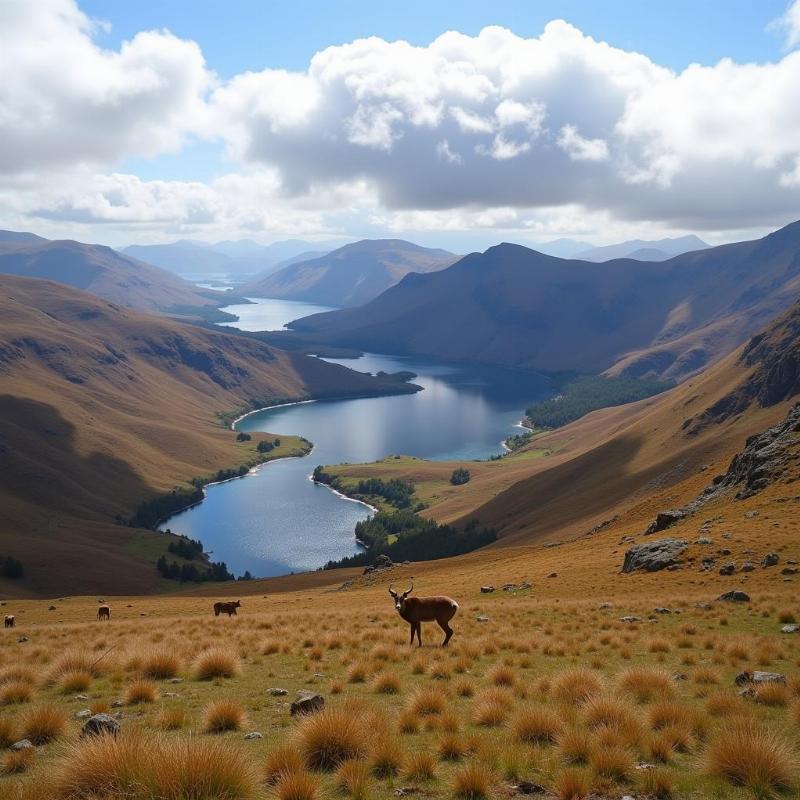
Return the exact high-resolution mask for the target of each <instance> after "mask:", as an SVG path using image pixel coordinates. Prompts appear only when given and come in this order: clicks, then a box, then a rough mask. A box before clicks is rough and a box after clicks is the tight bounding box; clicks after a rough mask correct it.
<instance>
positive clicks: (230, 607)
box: [214, 600, 242, 617]
mask: <svg viewBox="0 0 800 800" xmlns="http://www.w3.org/2000/svg"><path fill="white" fill-rule="evenodd" d="M241 605H242V602H241V600H234V601H233V602H232V603H214V616H215V617H218V616H219V615H220V614H227V615H228V616H229V617H230V616H231V614H233V616H236V609H237V608H241Z"/></svg>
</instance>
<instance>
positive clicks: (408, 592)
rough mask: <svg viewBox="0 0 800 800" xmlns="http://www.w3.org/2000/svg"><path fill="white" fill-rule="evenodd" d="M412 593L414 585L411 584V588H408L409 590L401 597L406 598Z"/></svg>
mask: <svg viewBox="0 0 800 800" xmlns="http://www.w3.org/2000/svg"><path fill="white" fill-rule="evenodd" d="M413 591H414V584H413V583H412V584H411V588H410V589H407V590H406V591H405V592H403V597H407V596H408V595H410V594H411V592H413Z"/></svg>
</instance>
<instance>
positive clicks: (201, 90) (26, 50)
mask: <svg viewBox="0 0 800 800" xmlns="http://www.w3.org/2000/svg"><path fill="white" fill-rule="evenodd" d="M95 28H96V24H95V23H93V22H92V21H91V20H89V19H88V18H87V17H86V16H85V15H84V14H83V13H82V12H81V11H80V10H79V9H78V7H77V6H76V5H75V3H74V2H72V0H36V2H24V0H8V2H3V3H0V54H1V55H0V65H1V66H2V81H1V82H0V141H2V146H1V147H0V174H2V173H11V172H20V171H24V170H42V169H49V168H57V167H59V166H63V165H72V164H75V163H87V164H109V163H110V164H113V163H115V162H116V161H117V160H119V159H121V158H124V157H126V156H134V155H138V156H152V155H156V154H158V153H162V152H168V151H175V150H178V149H179V148H180V146H181V144H182V143H183V141H184V140H185V137H186V136H187V134H189V133H191V132H192V131H194V130H196V129H197V128H198V126H199V125H200V123H201V118H202V115H203V114H204V113H205V103H204V96H205V94H206V92H207V90H208V89H209V88H210V87H211V85H212V83H213V76H212V75H211V73H210V72H209V71H208V70H207V69H206V68H205V63H204V60H203V55H202V53H201V51H200V48H199V47H198V46H197V45H196V44H195V43H194V42H189V41H185V40H182V39H178V38H177V37H175V36H173V35H172V34H170V33H169V32H167V31H148V32H142V33H138V34H137V35H136V36H135V37H134V38H133V39H131V40H130V41H128V42H125V43H124V44H123V45H122V47H121V48H120V49H119V50H118V51H109V50H103V49H101V48H99V47H98V46H97V45H96V44H95V43H94V41H93V39H92V36H93V34H94V32H95Z"/></svg>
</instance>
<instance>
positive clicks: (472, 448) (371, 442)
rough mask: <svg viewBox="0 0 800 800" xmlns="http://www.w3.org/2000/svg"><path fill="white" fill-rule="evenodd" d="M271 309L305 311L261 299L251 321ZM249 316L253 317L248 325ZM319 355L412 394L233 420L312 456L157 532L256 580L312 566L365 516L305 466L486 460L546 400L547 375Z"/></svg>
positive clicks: (234, 485)
mask: <svg viewBox="0 0 800 800" xmlns="http://www.w3.org/2000/svg"><path fill="white" fill-rule="evenodd" d="M259 303H260V301H259ZM277 304H281V306H282V311H280V315H282V316H281V318H282V320H283V322H284V323H285V322H288V321H290V320H292V319H297V317H298V316H302V313H299V310H298V305H305V304H297V303H292V302H290V301H275V300H271V301H270V302H269V308H268V309H267V310H265V311H264V317H263V319H267V318H269V319H270V320H271V322H270V323H269V324H270V325H277V324H278V322H280V319H279V317H278V313H279V307H278V305H277ZM245 308H248V307H247V306H245ZM226 310H231V309H226ZM233 313H238V312H233ZM256 316H257V315H256V314H255V312H254V314H253V315H251V317H250V319H251V320H252V319H254V318H255V317H256ZM244 324H247V323H245V322H244V321H243V322H242V323H240V327H243V326H244ZM259 324H260V323H259ZM256 329H258V328H256ZM329 360H331V361H334V362H335V363H339V364H345V365H346V366H349V367H352V368H353V369H357V370H359V371H362V372H372V373H375V372H377V371H379V370H384V371H386V372H397V371H399V370H409V371H411V372H414V373H416V375H417V378H415V380H414V383H416V384H418V385H420V386H422V387H423V391H421V392H417V393H416V394H413V395H400V396H397V397H379V398H368V399H359V400H336V401H315V402H311V403H300V404H296V405H291V406H283V407H281V408H274V409H268V410H264V411H259V412H256V413H254V414H251V415H250V416H248V417H246V418H245V419H243V420H241V422H240V423H239V424H238V426H237V427H238V429H239V430H242V431H251V432H252V431H269V432H271V433H276V434H278V435H281V434H299V435H301V436H305V437H306V438H307V439H309V440H311V441H312V442H313V443H314V450H313V451H312V453H311V454H310V455H309V456H307V457H305V458H298V459H281V460H277V461H273V462H270V463H268V464H265V465H263V466H262V467H260V468H259V469H258V470H257V471H256V472H255V473H254V474H251V475H249V476H247V477H245V478H240V479H237V480H233V481H228V482H227V483H223V484H219V485H216V486H210V487H208V490H207V496H206V499H205V500H204V501H203V502H202V503H200V504H199V505H198V506H195V507H194V508H192V509H189V510H188V511H185V512H183V513H181V514H178V515H176V516H174V517H172V518H171V519H170V520H168V521H167V522H166V523H164V525H163V526H162V527H163V528H167V527H169V528H170V529H171V530H173V531H174V532H177V533H182V534H185V535H187V536H190V537H191V538H193V539H201V540H202V541H203V544H204V545H205V547H206V549H207V550H210V551H212V552H213V558H214V560H215V561H225V562H226V563H227V565H228V568H229V569H230V570H231V571H232V572H234V573H236V574H237V575H238V574H241V573H243V572H244V571H245V570H250V572H251V573H252V574H253V575H255V576H258V577H266V576H271V575H281V574H286V573H288V572H293V571H294V572H297V571H303V570H310V569H316V568H317V567H320V566H322V565H323V564H324V563H325V562H327V561H328V560H331V559H338V558H341V557H343V556H346V555H350V554H352V553H354V552H356V551H357V549H358V548H357V545H356V542H355V537H354V528H355V524H356V522H358V521H359V520H362V519H365V518H366V517H367V516H369V514H370V513H371V512H370V510H369V509H368V508H367V507H366V506H364V505H362V504H360V503H355V502H353V501H351V500H347V499H345V498H342V497H340V496H338V495H336V494H334V493H333V492H331V491H330V490H329V489H328V488H326V487H324V486H318V485H316V484H314V483H313V482H312V481H311V480H310V476H311V473H312V471H313V469H314V467H315V466H316V465H317V464H338V463H342V462H351V463H353V462H361V461H374V460H377V459H380V458H383V457H385V456H387V455H394V454H404V455H414V456H419V457H421V458H429V459H447V460H459V461H463V462H464V463H465V464H466V463H467V462H469V461H470V460H472V459H478V458H488V457H489V456H491V455H494V454H496V453H500V452H502V449H503V448H502V444H501V443H502V440H503V439H505V438H506V437H507V436H509V435H510V434H512V433H514V432H519V429H518V428H516V425H517V423H518V422H519V420H520V419H521V417H522V416H523V411H524V409H525V407H526V406H527V405H528V404H530V403H531V402H533V401H536V400H540V399H544V398H546V397H549V396H551V395H552V390H551V386H550V382H549V381H548V379H547V378H545V377H544V376H541V375H538V374H536V373H531V372H519V371H514V370H505V369H499V368H491V367H480V366H474V365H454V364H439V363H435V362H430V361H423V360H419V359H415V358H404V357H396V356H386V355H378V354H373V353H370V354H367V355H365V356H364V357H362V358H360V359H329Z"/></svg>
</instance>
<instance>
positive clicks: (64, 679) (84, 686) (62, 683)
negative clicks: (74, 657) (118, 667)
mask: <svg viewBox="0 0 800 800" xmlns="http://www.w3.org/2000/svg"><path fill="white" fill-rule="evenodd" d="M92 680H93V679H92V674H91V673H90V672H86V671H84V670H81V669H76V670H72V671H70V672H65V673H64V674H63V675H62V676H61V677H60V679H59V681H58V688H59V689H60V690H61V691H62V692H63V693H64V694H72V693H74V692H85V691H87V690H88V688H89V687H90V686H91V685H92Z"/></svg>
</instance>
